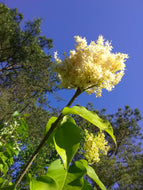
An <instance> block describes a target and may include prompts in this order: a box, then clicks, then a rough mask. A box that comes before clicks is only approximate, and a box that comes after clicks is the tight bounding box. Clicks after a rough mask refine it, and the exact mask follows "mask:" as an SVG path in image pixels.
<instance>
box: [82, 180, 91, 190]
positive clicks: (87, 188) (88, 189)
mask: <svg viewBox="0 0 143 190" xmlns="http://www.w3.org/2000/svg"><path fill="white" fill-rule="evenodd" d="M82 190H93V187H92V186H91V184H90V183H89V182H88V181H87V180H85V179H84V186H83V188H82Z"/></svg>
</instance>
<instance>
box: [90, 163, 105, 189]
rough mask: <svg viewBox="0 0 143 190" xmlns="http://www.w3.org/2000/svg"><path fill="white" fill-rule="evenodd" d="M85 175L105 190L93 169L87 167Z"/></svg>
mask: <svg viewBox="0 0 143 190" xmlns="http://www.w3.org/2000/svg"><path fill="white" fill-rule="evenodd" d="M87 175H88V176H89V177H90V178H91V179H93V180H94V181H95V182H96V183H97V185H98V186H99V187H100V188H101V189H102V190H106V187H105V186H104V184H103V183H102V182H101V181H100V179H99V177H98V176H97V174H96V173H95V171H94V169H93V168H92V167H91V166H87Z"/></svg>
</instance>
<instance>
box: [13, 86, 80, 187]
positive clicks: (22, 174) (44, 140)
mask: <svg viewBox="0 0 143 190" xmlns="http://www.w3.org/2000/svg"><path fill="white" fill-rule="evenodd" d="M81 93H82V91H81V90H80V88H77V90H76V92H75V94H74V96H73V97H72V98H71V100H70V101H69V103H68V104H67V105H66V107H70V106H71V104H72V103H73V102H74V100H75V99H76V98H77V97H78V96H79V95H80V94H81ZM63 117H64V115H63V114H62V113H61V114H60V115H59V117H58V118H57V120H56V121H55V122H54V123H53V124H52V126H51V128H50V130H49V131H48V132H47V133H46V135H45V136H44V138H43V139H42V140H41V142H40V144H39V146H38V147H37V148H36V150H35V151H34V153H33V155H32V156H31V158H30V160H29V161H28V163H27V165H26V166H25V168H24V169H23V171H22V172H21V175H20V176H19V177H18V179H17V180H16V182H15V188H16V187H17V186H18V184H19V183H20V182H21V180H22V178H23V177H24V175H25V174H26V172H27V170H28V169H29V167H30V166H31V164H32V163H33V161H34V160H35V158H36V156H37V155H38V153H39V151H40V150H41V148H42V147H43V145H44V144H45V142H46V141H47V139H48V138H49V136H50V135H51V133H52V132H53V130H54V129H55V128H56V127H57V124H58V122H59V121H60V120H61V119H62V118H63Z"/></svg>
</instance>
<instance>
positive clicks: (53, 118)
mask: <svg viewBox="0 0 143 190" xmlns="http://www.w3.org/2000/svg"><path fill="white" fill-rule="evenodd" d="M56 120H57V117H51V118H50V119H49V121H48V123H47V124H46V133H47V132H48V131H49V130H50V128H51V125H52V124H53V123H54V122H55V121H56Z"/></svg>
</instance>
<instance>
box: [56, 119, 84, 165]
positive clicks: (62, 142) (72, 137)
mask: <svg viewBox="0 0 143 190" xmlns="http://www.w3.org/2000/svg"><path fill="white" fill-rule="evenodd" d="M80 139H81V135H80V130H79V128H78V127H77V126H76V124H75V121H74V119H73V118H72V117H70V116H65V117H64V118H63V120H62V122H61V123H60V127H58V128H57V130H56V133H55V135H54V144H55V148H56V150H57V152H58V154H59V155H60V156H61V158H62V160H63V164H64V167H65V168H66V169H68V167H69V164H70V162H71V160H72V158H73V156H74V155H75V153H76V152H77V150H78V148H79V144H80Z"/></svg>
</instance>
